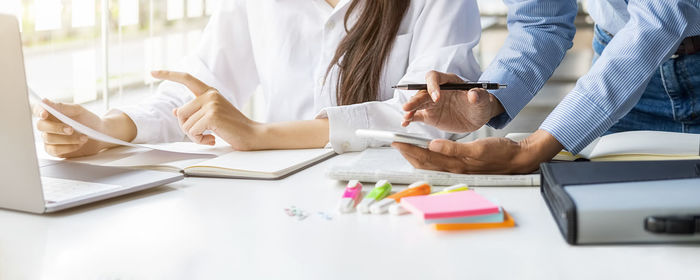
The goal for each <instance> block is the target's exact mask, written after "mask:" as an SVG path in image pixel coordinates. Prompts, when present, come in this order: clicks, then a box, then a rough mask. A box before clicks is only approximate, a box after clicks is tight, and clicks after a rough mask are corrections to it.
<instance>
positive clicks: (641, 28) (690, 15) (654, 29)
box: [482, 0, 700, 153]
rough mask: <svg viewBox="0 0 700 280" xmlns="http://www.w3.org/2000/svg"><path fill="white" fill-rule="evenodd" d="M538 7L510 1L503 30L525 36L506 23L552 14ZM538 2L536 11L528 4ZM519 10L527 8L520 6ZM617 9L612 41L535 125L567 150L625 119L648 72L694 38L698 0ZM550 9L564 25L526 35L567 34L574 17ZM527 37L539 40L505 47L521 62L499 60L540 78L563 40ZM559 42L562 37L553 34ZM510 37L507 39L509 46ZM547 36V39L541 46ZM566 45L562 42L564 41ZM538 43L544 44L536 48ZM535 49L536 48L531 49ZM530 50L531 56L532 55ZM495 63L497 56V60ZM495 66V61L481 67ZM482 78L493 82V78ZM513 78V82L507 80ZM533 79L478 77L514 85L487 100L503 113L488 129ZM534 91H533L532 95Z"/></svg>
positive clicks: (515, 107)
mask: <svg viewBox="0 0 700 280" xmlns="http://www.w3.org/2000/svg"><path fill="white" fill-rule="evenodd" d="M590 1H598V2H601V1H613V0H590ZM522 2H532V3H529V7H528V8H526V9H518V8H519V6H523V5H524V4H518V3H522ZM543 2H546V1H536V0H533V1H520V2H517V3H512V2H511V6H510V11H509V17H510V16H512V15H513V16H515V18H514V19H509V28H510V29H511V30H510V32H511V33H513V32H517V33H528V32H531V31H530V30H527V29H525V28H520V29H514V28H512V27H511V26H517V25H522V24H518V23H515V22H512V21H519V20H521V19H523V20H524V21H525V22H531V21H533V19H529V18H537V17H540V16H541V14H542V13H543V12H542V11H548V12H553V10H552V9H553V8H552V7H551V5H552V4H553V3H550V4H549V5H545V4H544V3H543ZM555 2H558V6H562V7H563V6H565V5H568V6H569V7H570V6H571V5H574V6H575V1H574V0H571V1H555ZM540 5H541V6H542V7H536V6H540ZM525 6H527V5H526V4H525ZM548 6H549V7H548ZM513 8H515V9H513ZM625 8H626V10H627V13H628V14H629V20H628V21H627V23H626V24H625V25H624V26H623V27H622V28H621V29H620V30H619V31H618V32H616V34H615V37H614V38H613V40H612V41H611V42H610V43H609V44H608V45H607V46H606V48H605V51H604V52H603V54H602V55H601V56H600V58H598V60H597V61H596V63H595V64H594V65H593V66H592V67H591V69H590V70H589V71H588V73H587V74H586V75H584V76H583V77H581V78H580V79H579V80H578V82H577V83H576V87H574V89H573V90H572V91H571V92H570V93H569V94H568V95H567V96H566V97H565V98H564V100H562V102H561V103H560V104H559V105H558V106H557V107H556V108H555V109H554V111H552V113H551V114H550V115H549V116H548V117H547V119H545V121H544V122H543V123H542V125H541V126H540V129H543V130H545V131H547V132H549V133H550V134H552V135H553V136H554V137H555V138H556V139H557V140H558V141H559V142H560V143H561V144H562V145H564V147H565V148H566V149H567V150H569V151H571V152H572V153H578V152H579V151H581V150H582V149H583V148H584V147H585V146H586V145H588V144H589V143H590V142H591V141H593V140H594V139H595V138H597V137H598V136H600V135H602V134H603V133H604V132H605V131H607V130H608V128H610V127H611V126H612V125H613V124H615V122H617V120H619V119H620V118H622V117H623V116H624V115H625V114H627V112H629V111H630V110H631V109H632V108H633V107H634V105H636V103H637V101H638V100H639V98H640V97H641V95H642V93H643V92H644V89H645V88H646V85H647V83H648V82H649V80H650V79H651V77H652V75H653V74H654V73H655V70H656V68H657V67H659V66H660V65H661V64H662V63H663V62H664V61H666V60H667V59H669V57H670V56H671V55H672V54H673V53H674V52H675V51H676V49H677V48H678V46H679V44H680V42H681V41H682V40H683V39H684V38H685V37H689V36H695V35H699V34H700V3H698V0H663V1H641V0H639V1H637V0H631V1H629V4H627V5H626V7H625ZM555 10H556V9H555ZM558 11H560V13H558V14H556V13H555V14H552V15H551V16H550V18H558V17H561V18H566V19H567V20H570V21H561V22H555V24H554V25H551V26H549V27H542V26H540V28H536V29H538V30H536V31H534V32H536V33H539V32H542V30H548V31H550V32H551V33H557V34H569V33H570V32H572V29H571V28H569V25H570V24H571V25H573V16H574V15H575V12H574V14H572V12H571V10H568V11H565V10H558ZM574 11H575V8H574ZM556 15H558V17H557V16H556ZM591 16H594V17H595V16H596V15H595V14H592V15H591ZM594 20H595V18H594ZM543 21H544V20H543ZM552 30H561V31H558V32H557V31H552ZM536 33H535V34H536ZM514 35H515V37H516V38H517V37H522V36H524V35H521V34H520V35H518V34H514ZM509 36H511V35H509ZM530 37H533V38H537V39H538V41H540V42H538V43H535V44H534V45H530V41H526V42H522V43H517V44H513V43H511V44H510V45H507V46H506V47H507V48H510V50H509V51H510V52H522V53H523V54H524V57H523V58H524V59H525V60H521V61H520V62H518V61H517V60H512V59H511V60H510V61H508V60H506V61H505V62H504V63H512V64H517V63H523V62H525V63H527V64H531V63H535V65H545V66H544V67H542V68H541V69H542V70H541V72H544V73H545V74H547V75H548V76H547V78H548V77H549V75H551V70H550V69H551V67H552V65H554V66H555V67H556V65H558V64H559V62H560V61H561V57H562V55H563V52H562V51H561V50H560V48H558V47H557V46H560V45H562V41H564V40H552V37H549V36H536V35H530ZM559 37H562V36H561V35H560V36H559ZM516 38H509V39H511V41H513V40H515V39H516ZM548 39H549V40H550V41H551V42H547V40H548ZM567 43H570V40H569V41H568V42H567ZM539 45H547V46H546V47H542V46H539ZM538 46H539V47H540V48H537V47H538ZM501 52H503V50H502V51H501ZM533 53H535V54H536V56H533V55H532V54H533ZM499 56H500V54H499ZM499 58H500V57H497V59H499ZM557 59H558V60H557ZM533 60H534V61H535V62H533ZM500 63H501V62H496V63H495V64H492V65H491V66H489V67H493V66H494V65H498V64H500ZM526 68H527V66H522V67H519V70H529V71H535V72H536V71H540V68H537V67H533V66H530V67H529V68H530V69H526ZM494 71H497V70H494ZM491 72H493V71H489V70H488V69H487V71H486V73H491ZM486 73H485V75H486ZM489 75H490V76H493V77H499V76H498V74H489ZM513 76H514V78H512V79H509V78H510V77H513ZM541 76H542V74H540V75H537V74H533V73H527V72H522V71H521V72H520V73H510V75H501V76H500V78H502V79H492V78H484V77H483V76H482V79H484V80H494V81H499V82H501V83H506V84H509V85H510V83H511V81H516V82H515V83H514V84H515V86H516V88H511V87H510V86H509V87H508V88H507V90H510V91H506V90H498V91H495V92H494V95H495V96H496V97H497V98H498V99H499V100H500V101H501V103H502V104H503V106H504V107H505V108H506V113H507V115H508V116H499V117H496V118H494V119H493V120H491V122H490V123H489V124H490V125H492V126H494V127H502V126H505V124H507V122H508V121H510V119H512V118H513V117H514V116H515V115H516V114H517V112H519V111H520V109H522V107H523V106H524V105H525V104H526V103H527V102H528V101H529V100H530V99H531V98H532V96H527V95H531V94H529V93H531V92H533V91H532V88H529V87H524V89H525V91H526V92H527V93H528V94H523V93H522V90H518V86H519V84H518V82H520V81H523V80H526V81H528V82H527V83H526V84H528V85H530V86H532V85H535V86H538V85H539V87H541V85H543V84H544V80H540V79H539V78H540V77H541ZM528 79H529V80H528ZM539 87H537V88H536V89H537V90H539Z"/></svg>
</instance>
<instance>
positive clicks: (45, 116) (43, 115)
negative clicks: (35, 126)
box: [41, 111, 49, 119]
mask: <svg viewBox="0 0 700 280" xmlns="http://www.w3.org/2000/svg"><path fill="white" fill-rule="evenodd" d="M48 117H49V112H46V111H41V118H42V119H47V118H48Z"/></svg>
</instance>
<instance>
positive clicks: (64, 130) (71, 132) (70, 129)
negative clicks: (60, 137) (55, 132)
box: [63, 127, 73, 134]
mask: <svg viewBox="0 0 700 280" xmlns="http://www.w3.org/2000/svg"><path fill="white" fill-rule="evenodd" d="M63 132H65V133H66V134H73V129H72V128H70V127H64V128H63Z"/></svg>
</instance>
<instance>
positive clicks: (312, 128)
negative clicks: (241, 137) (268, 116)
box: [253, 119, 328, 150]
mask: <svg viewBox="0 0 700 280" xmlns="http://www.w3.org/2000/svg"><path fill="white" fill-rule="evenodd" d="M258 135H259V137H256V138H257V139H258V141H257V142H258V143H253V145H254V147H255V148H254V149H255V150H268V149H304V148H321V147H324V146H325V145H326V144H327V143H328V119H315V120H305V121H291V122H278V123H267V124H261V129H260V130H259V134H258Z"/></svg>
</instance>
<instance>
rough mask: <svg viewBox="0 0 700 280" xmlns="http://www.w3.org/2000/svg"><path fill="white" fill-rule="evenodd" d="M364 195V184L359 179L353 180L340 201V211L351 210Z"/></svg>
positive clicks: (346, 211)
mask: <svg viewBox="0 0 700 280" xmlns="http://www.w3.org/2000/svg"><path fill="white" fill-rule="evenodd" d="M360 196H362V184H360V182H359V181H357V180H351V181H350V182H348V185H347V186H346V187H345V193H343V197H342V198H341V199H340V202H339V203H338V211H340V212H341V213H348V212H351V211H352V209H353V208H355V205H356V204H357V202H358V201H359V200H360Z"/></svg>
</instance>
